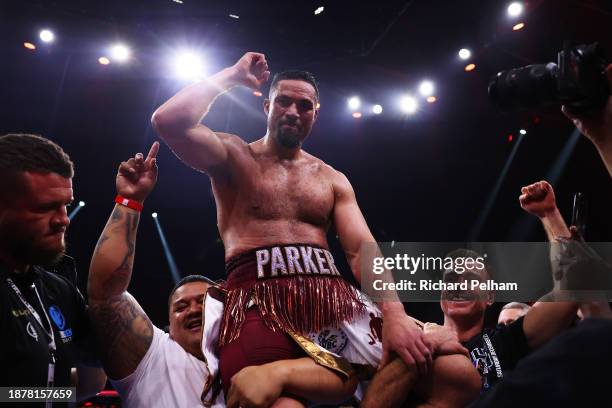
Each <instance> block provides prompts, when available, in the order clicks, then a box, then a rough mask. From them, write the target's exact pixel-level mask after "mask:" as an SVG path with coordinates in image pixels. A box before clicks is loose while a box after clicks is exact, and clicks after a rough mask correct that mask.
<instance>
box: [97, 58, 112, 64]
mask: <svg viewBox="0 0 612 408" xmlns="http://www.w3.org/2000/svg"><path fill="white" fill-rule="evenodd" d="M98 62H99V63H100V64H102V65H108V64H110V60H109V59H108V58H106V57H100V58H98Z"/></svg>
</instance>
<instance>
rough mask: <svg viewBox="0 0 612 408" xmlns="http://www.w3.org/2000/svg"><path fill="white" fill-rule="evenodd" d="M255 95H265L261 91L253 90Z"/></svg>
mask: <svg viewBox="0 0 612 408" xmlns="http://www.w3.org/2000/svg"><path fill="white" fill-rule="evenodd" d="M253 95H255V96H258V97H259V96H263V94H262V93H261V91H253Z"/></svg>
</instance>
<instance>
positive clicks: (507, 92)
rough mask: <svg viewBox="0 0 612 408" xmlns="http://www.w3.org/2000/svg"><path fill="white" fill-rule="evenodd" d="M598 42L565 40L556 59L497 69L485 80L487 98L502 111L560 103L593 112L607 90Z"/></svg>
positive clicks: (572, 108) (603, 102) (602, 58)
mask: <svg viewBox="0 0 612 408" xmlns="http://www.w3.org/2000/svg"><path fill="white" fill-rule="evenodd" d="M605 69H606V63H605V60H604V56H603V51H602V49H601V47H600V46H599V44H597V43H593V44H588V45H577V46H573V47H572V46H570V44H569V43H568V42H565V44H564V47H563V50H562V51H560V52H559V53H558V54H557V63H556V64H555V63H553V62H549V63H548V64H534V65H527V66H525V67H520V68H514V69H511V70H507V71H501V72H499V73H497V75H495V76H494V77H493V78H492V79H491V82H490V83H489V98H490V99H491V101H492V102H493V103H494V104H495V105H497V106H498V107H499V108H500V109H502V110H504V111H514V110H520V109H532V108H536V107H539V106H545V105H552V104H561V105H565V106H566V107H567V109H568V110H569V111H570V112H573V113H585V112H594V111H597V110H599V109H601V108H603V107H604V105H605V104H606V100H607V98H608V95H609V94H610V90H609V89H608V83H607V81H606V77H605Z"/></svg>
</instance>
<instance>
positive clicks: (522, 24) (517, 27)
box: [512, 23, 525, 31]
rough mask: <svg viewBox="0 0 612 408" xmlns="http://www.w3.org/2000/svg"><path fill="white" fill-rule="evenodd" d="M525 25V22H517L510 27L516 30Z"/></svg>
mask: <svg viewBox="0 0 612 408" xmlns="http://www.w3.org/2000/svg"><path fill="white" fill-rule="evenodd" d="M523 27H525V23H518V24H516V25H514V26H513V27H512V31H518V30H521V29H522V28H523Z"/></svg>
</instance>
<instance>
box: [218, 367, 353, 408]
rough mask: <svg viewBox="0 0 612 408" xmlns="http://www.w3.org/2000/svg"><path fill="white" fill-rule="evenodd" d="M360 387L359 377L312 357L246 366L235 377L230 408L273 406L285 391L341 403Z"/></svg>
mask: <svg viewBox="0 0 612 408" xmlns="http://www.w3.org/2000/svg"><path fill="white" fill-rule="evenodd" d="M356 388H357V377H356V376H351V377H350V378H348V379H344V378H342V377H340V376H339V375H337V374H335V373H334V372H332V371H331V370H328V369H327V368H325V367H322V366H320V365H318V364H317V363H315V361H314V360H313V359H312V358H310V357H303V358H298V359H294V360H279V361H275V362H273V363H268V364H264V365H260V366H250V367H245V368H243V369H242V370H240V371H239V372H238V373H236V374H235V375H234V376H233V377H232V380H231V385H230V389H229V392H228V395H227V406H228V408H238V407H269V406H272V405H273V404H274V403H275V402H276V401H277V400H278V399H279V398H282V397H281V395H282V394H288V395H291V396H293V397H296V396H297V397H299V398H300V399H303V400H306V401H308V402H309V403H315V404H338V403H340V402H342V401H345V400H347V399H349V398H350V397H351V396H352V395H353V393H354V392H355V389H356Z"/></svg>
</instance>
